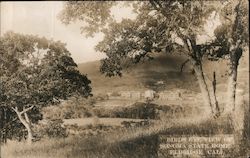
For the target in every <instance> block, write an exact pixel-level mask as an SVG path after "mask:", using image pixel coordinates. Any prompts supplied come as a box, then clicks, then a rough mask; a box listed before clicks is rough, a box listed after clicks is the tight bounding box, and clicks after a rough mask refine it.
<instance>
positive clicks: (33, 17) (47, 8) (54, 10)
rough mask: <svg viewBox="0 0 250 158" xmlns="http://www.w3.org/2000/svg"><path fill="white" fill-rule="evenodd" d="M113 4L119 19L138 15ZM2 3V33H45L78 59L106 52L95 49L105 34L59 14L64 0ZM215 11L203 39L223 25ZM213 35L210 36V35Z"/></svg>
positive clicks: (79, 61) (91, 58) (95, 56)
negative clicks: (90, 33)
mask: <svg viewBox="0 0 250 158" xmlns="http://www.w3.org/2000/svg"><path fill="white" fill-rule="evenodd" d="M122 3H123V2H121V5H120V7H115V8H112V13H113V14H114V16H115V18H116V20H118V21H120V20H121V19H122V18H123V17H125V18H135V17H136V15H135V14H133V13H132V10H131V9H130V8H126V7H122ZM0 4H1V25H0V26H1V27H0V28H1V29H0V31H1V35H2V34H4V33H5V32H6V31H9V30H12V31H14V32H17V33H23V34H33V35H39V36H44V37H46V38H48V39H51V38H53V39H54V40H60V41H62V42H64V43H66V44H67V46H66V47H67V49H68V50H69V51H70V52H71V54H72V57H73V59H74V60H75V62H77V63H82V62H88V61H93V60H99V59H101V58H104V57H105V55H104V54H103V53H100V52H96V51H95V50H94V47H95V45H96V44H97V43H98V41H100V40H101V39H102V35H101V34H97V35H96V36H95V37H94V38H85V36H84V35H82V34H81V33H80V26H81V24H80V23H74V24H70V25H67V26H66V25H64V24H62V23H61V21H60V20H59V19H58V18H57V16H58V13H59V12H60V11H61V10H62V9H63V2H61V1H42V2H38V1H37V2H34V1H33V2H0ZM214 15H215V14H212V15H211V17H210V19H209V20H208V22H207V24H206V25H205V30H206V33H205V34H206V35H202V36H200V38H199V41H201V42H204V41H206V40H207V39H208V38H209V36H210V37H212V36H213V30H214V29H215V28H216V27H217V26H218V25H219V23H220V22H219V18H218V17H214ZM207 35H209V36H207Z"/></svg>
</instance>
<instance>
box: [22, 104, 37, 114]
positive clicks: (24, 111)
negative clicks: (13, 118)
mask: <svg viewBox="0 0 250 158" xmlns="http://www.w3.org/2000/svg"><path fill="white" fill-rule="evenodd" d="M33 107H34V105H32V106H31V107H29V108H27V109H24V110H23V111H22V112H20V114H21V115H22V114H24V113H26V112H27V111H29V110H31V109H32V108H33Z"/></svg>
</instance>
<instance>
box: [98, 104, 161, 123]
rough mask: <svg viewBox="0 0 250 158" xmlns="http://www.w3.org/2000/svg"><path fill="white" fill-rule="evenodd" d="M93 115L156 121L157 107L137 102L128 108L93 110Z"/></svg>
mask: <svg viewBox="0 0 250 158" xmlns="http://www.w3.org/2000/svg"><path fill="white" fill-rule="evenodd" d="M93 113H94V114H95V115H96V116H98V117H110V118H133V119H158V118H159V110H158V105H156V104H152V103H142V102H137V103H135V104H133V105H131V106H129V107H115V108H112V109H107V108H100V107H98V108H94V109H93Z"/></svg>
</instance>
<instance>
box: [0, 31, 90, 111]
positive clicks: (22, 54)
mask: <svg viewBox="0 0 250 158" xmlns="http://www.w3.org/2000/svg"><path fill="white" fill-rule="evenodd" d="M0 40H1V42H0V72H1V73H0V91H1V98H0V104H1V105H3V106H11V107H18V109H19V110H23V109H25V108H28V107H31V106H36V107H38V108H40V107H43V106H46V105H50V104H51V103H55V101H58V100H60V99H67V98H68V97H70V96H73V95H80V96H84V97H88V96H89V95H91V87H90V83H91V82H90V80H89V79H88V78H87V77H86V76H85V75H82V74H81V73H80V72H79V71H78V70H77V65H76V63H75V62H74V61H73V59H72V58H71V57H70V53H69V51H68V50H67V49H66V48H65V44H63V43H61V42H60V41H57V42H54V41H52V40H47V39H45V38H40V37H37V36H32V35H22V34H17V33H13V32H8V33H6V34H4V35H3V36H2V37H1V38H0Z"/></svg>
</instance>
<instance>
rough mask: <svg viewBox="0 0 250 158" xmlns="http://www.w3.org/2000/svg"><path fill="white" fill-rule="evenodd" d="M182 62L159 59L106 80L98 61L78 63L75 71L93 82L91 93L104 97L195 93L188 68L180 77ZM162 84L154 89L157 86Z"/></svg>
mask: <svg viewBox="0 0 250 158" xmlns="http://www.w3.org/2000/svg"><path fill="white" fill-rule="evenodd" d="M184 61H185V58H183V57H180V56H170V55H159V56H157V57H155V59H154V60H150V61H146V62H142V63H139V64H137V65H135V66H133V67H130V68H128V69H127V70H124V72H123V76H122V77H119V76H115V77H105V75H103V74H101V72H100V71H99V67H100V61H93V62H87V63H81V64H79V65H78V68H79V70H80V72H81V73H82V74H86V75H87V76H88V78H89V79H90V80H91V81H92V83H91V85H92V88H93V93H94V94H97V93H103V92H104V93H106V92H110V91H121V90H145V89H148V88H150V89H155V90H163V89H169V90H170V89H173V88H177V87H179V88H187V89H193V90H198V89H197V87H198V84H197V82H196V78H195V76H194V75H193V74H192V73H191V69H190V66H188V65H187V67H186V68H185V69H184V71H183V73H180V66H181V64H182V63H183V62H184ZM157 82H159V83H163V84H160V85H158V86H157V85H156V83H157Z"/></svg>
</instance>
